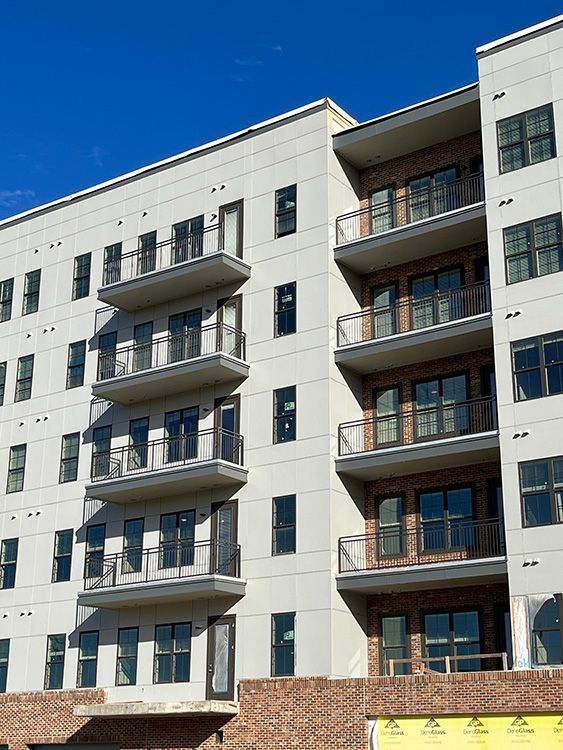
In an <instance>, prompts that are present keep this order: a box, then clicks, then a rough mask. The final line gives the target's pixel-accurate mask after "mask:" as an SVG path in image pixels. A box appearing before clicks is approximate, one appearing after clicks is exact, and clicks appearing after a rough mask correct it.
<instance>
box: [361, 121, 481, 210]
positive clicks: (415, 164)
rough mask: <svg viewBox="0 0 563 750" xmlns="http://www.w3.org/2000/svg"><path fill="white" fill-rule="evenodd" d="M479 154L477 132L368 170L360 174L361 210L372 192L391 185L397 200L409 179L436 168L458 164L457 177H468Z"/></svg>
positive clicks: (479, 138)
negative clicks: (472, 158)
mask: <svg viewBox="0 0 563 750" xmlns="http://www.w3.org/2000/svg"><path fill="white" fill-rule="evenodd" d="M481 152H482V146H481V133H480V132H479V131H477V132H475V133H469V134H468V135H463V136H460V137H459V138H454V139H453V140H451V141H445V142H444V143H437V144H436V145H435V146H429V147H428V148H424V149H421V150H420V151H413V152H412V153H410V154H406V155H405V156H399V157H397V158H396V159H390V160H389V161H386V162H383V163H382V164H375V165H374V166H372V167H368V168H367V169H364V170H362V171H361V172H360V201H361V203H360V208H363V207H364V206H367V205H368V200H369V196H370V194H371V193H372V192H373V191H374V190H379V189H380V188H384V187H388V186H390V185H394V186H395V188H396V192H397V197H399V196H401V195H403V194H404V193H405V187H406V185H407V182H408V181H409V180H410V179H412V178H413V177H420V176H421V175H424V174H428V173H430V172H434V171H436V170H439V169H446V168H447V167H453V166H455V165H459V177H467V176H468V175H469V160H470V159H471V157H473V156H477V155H478V154H480V153H481Z"/></svg>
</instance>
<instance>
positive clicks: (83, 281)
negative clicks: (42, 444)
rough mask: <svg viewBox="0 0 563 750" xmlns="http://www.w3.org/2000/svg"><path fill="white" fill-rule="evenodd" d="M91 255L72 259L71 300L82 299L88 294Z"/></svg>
mask: <svg viewBox="0 0 563 750" xmlns="http://www.w3.org/2000/svg"><path fill="white" fill-rule="evenodd" d="M91 261H92V254H91V253H84V255H78V256H77V257H76V258H75V259H74V273H73V276H72V299H73V300H74V299H82V297H87V296H88V295H89V294H90V265H91Z"/></svg>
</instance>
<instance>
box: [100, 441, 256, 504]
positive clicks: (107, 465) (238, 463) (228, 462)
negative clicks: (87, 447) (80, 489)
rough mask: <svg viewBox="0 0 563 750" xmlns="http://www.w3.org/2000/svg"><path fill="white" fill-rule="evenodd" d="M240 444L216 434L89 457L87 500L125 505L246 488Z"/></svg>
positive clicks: (245, 472)
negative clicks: (182, 495)
mask: <svg viewBox="0 0 563 750" xmlns="http://www.w3.org/2000/svg"><path fill="white" fill-rule="evenodd" d="M247 476H248V470H247V469H246V468H244V466H243V438H242V435H237V434H236V433H234V432H230V431H228V430H224V429H222V428H215V429H211V430H202V431H200V432H196V433H193V434H190V435H179V436H177V437H166V438H162V439H161V440H152V441H150V442H148V443H142V444H137V445H127V446H123V447H121V448H114V449H113V450H110V451H103V452H100V453H94V455H93V456H92V467H91V481H90V483H89V484H87V485H86V497H87V498H97V499H98V500H103V501H106V502H112V503H130V502H136V501H138V500H147V499H150V498H157V497H167V496H170V495H177V494H180V493H182V494H183V493H185V492H195V491H197V490H204V489H216V488H224V487H240V486H241V485H243V484H245V483H246V480H247Z"/></svg>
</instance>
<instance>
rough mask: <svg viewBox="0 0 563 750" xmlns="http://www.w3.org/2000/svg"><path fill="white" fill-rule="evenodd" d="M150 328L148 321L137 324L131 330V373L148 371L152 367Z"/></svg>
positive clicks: (150, 323)
mask: <svg viewBox="0 0 563 750" xmlns="http://www.w3.org/2000/svg"><path fill="white" fill-rule="evenodd" d="M152 328H153V326H152V321H149V322H148V323H139V324H138V325H136V326H135V328H134V329H133V340H134V342H135V348H134V349H133V372H139V371H140V370H149V369H150V368H151V366H152ZM155 351H157V350H156V349H155Z"/></svg>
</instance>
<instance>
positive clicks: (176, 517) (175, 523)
mask: <svg viewBox="0 0 563 750" xmlns="http://www.w3.org/2000/svg"><path fill="white" fill-rule="evenodd" d="M194 539H195V510H185V511H182V512H181V513H165V514H164V515H162V516H161V517H160V567H161V568H176V567H180V566H182V565H193V564H194ZM202 572H206V571H202Z"/></svg>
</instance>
